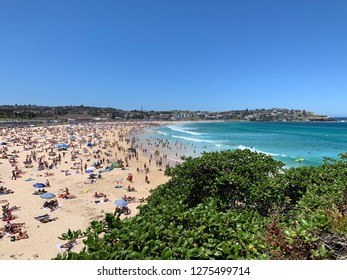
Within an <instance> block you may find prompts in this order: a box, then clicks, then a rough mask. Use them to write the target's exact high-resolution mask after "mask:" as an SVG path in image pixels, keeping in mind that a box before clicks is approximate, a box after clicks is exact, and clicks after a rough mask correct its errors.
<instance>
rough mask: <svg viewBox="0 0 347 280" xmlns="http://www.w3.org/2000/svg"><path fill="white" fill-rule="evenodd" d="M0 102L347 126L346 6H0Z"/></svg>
mask: <svg viewBox="0 0 347 280" xmlns="http://www.w3.org/2000/svg"><path fill="white" fill-rule="evenodd" d="M0 96H1V97H0V104H22V105H24V104H35V105H52V106H55V105H85V106H87V105H92V106H100V107H114V108H120V109H127V110H128V109H140V108H141V106H143V109H144V110H171V109H188V110H209V111H226V110H231V109H246V108H249V109H256V108H273V107H280V108H289V109H292V108H294V109H307V110H310V111H314V112H316V113H319V114H328V115H331V116H347V1H346V0H93V1H92V0H30V1H28V0H0Z"/></svg>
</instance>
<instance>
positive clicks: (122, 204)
mask: <svg viewBox="0 0 347 280" xmlns="http://www.w3.org/2000/svg"><path fill="white" fill-rule="evenodd" d="M114 204H116V205H117V206H118V207H120V208H124V207H127V206H128V202H127V201H125V200H124V199H123V198H122V199H119V200H116V201H115V202H114Z"/></svg>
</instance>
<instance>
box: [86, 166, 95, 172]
mask: <svg viewBox="0 0 347 280" xmlns="http://www.w3.org/2000/svg"><path fill="white" fill-rule="evenodd" d="M94 170H95V167H94V166H89V167H88V168H87V169H86V172H93V171H94Z"/></svg>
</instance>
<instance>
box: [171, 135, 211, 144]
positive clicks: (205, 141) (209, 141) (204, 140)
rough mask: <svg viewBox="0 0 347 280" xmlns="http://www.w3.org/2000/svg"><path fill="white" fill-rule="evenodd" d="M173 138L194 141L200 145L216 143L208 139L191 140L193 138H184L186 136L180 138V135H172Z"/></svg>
mask: <svg viewBox="0 0 347 280" xmlns="http://www.w3.org/2000/svg"><path fill="white" fill-rule="evenodd" d="M172 137H173V138H179V139H183V140H186V141H193V142H198V143H215V142H216V141H213V140H206V139H200V138H191V137H184V136H178V135H172Z"/></svg>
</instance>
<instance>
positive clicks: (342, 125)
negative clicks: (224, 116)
mask: <svg viewBox="0 0 347 280" xmlns="http://www.w3.org/2000/svg"><path fill="white" fill-rule="evenodd" d="M139 140H140V142H141V143H143V144H144V146H143V147H144V148H146V149H148V155H149V154H153V153H154V151H155V150H158V151H159V152H160V154H161V155H162V156H164V158H167V159H168V160H170V161H171V162H176V163H179V162H181V161H180V158H181V157H182V156H192V157H196V156H200V155H201V154H202V153H203V152H211V151H222V150H235V149H250V150H252V151H257V152H262V153H265V154H268V155H271V156H272V157H273V158H274V159H276V160H280V161H282V162H284V163H285V166H286V167H295V166H303V165H312V166H317V165H320V164H322V162H323V158H324V157H331V158H338V154H340V153H346V152H347V118H338V121H337V122H192V123H172V124H169V125H165V126H158V127H151V128H149V129H148V130H147V131H146V133H145V134H143V135H141V136H139Z"/></svg>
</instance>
